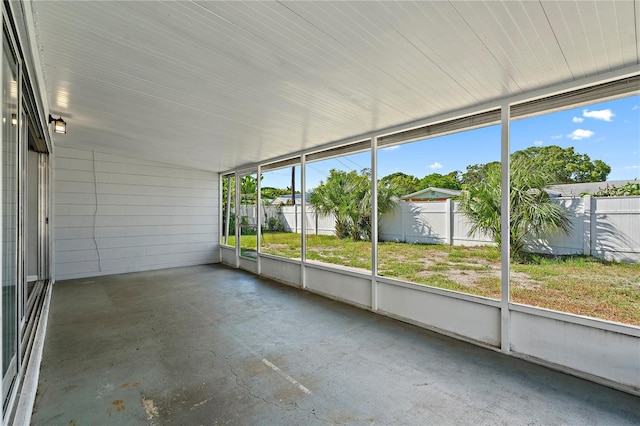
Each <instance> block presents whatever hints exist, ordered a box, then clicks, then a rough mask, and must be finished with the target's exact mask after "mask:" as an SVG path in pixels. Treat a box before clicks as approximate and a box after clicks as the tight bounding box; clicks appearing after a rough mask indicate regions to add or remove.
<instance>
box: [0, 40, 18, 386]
mask: <svg viewBox="0 0 640 426" xmlns="http://www.w3.org/2000/svg"><path fill="white" fill-rule="evenodd" d="M4 47H5V49H4V52H5V53H4V56H3V61H2V92H3V96H2V141H3V142H2V178H3V181H2V185H3V186H2V210H3V216H2V227H3V231H2V232H3V234H2V240H3V241H2V242H3V247H2V373H3V379H5V380H6V379H7V378H10V377H12V376H13V375H14V374H15V359H16V351H17V340H18V326H17V318H18V313H17V308H18V299H17V284H18V258H17V255H18V249H17V247H18V126H17V114H18V85H17V81H16V70H15V62H14V61H13V59H12V58H11V57H10V56H8V55H10V53H9V50H8V48H7V45H6V43H5V46H4ZM10 366H12V367H11V369H10V368H9V367H10ZM3 383H5V381H4V380H3ZM7 391H8V389H3V393H6V392H7Z"/></svg>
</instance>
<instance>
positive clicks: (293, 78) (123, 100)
mask: <svg viewBox="0 0 640 426" xmlns="http://www.w3.org/2000/svg"><path fill="white" fill-rule="evenodd" d="M31 8H32V11H33V18H34V28H33V31H34V33H35V35H36V37H37V39H36V40H37V44H38V48H39V60H40V62H41V65H42V71H43V76H44V80H45V85H46V93H47V97H48V103H49V108H50V110H51V111H52V113H54V114H55V115H58V114H61V115H62V116H63V118H64V119H65V120H66V121H67V128H68V133H67V134H66V135H56V136H55V145H56V146H70V147H80V148H83V149H92V150H96V151H98V152H106V153H112V154H119V155H126V156H130V157H136V158H146V159H151V160H156V161H162V162H166V163H173V164H179V165H184V166H189V167H195V168H199V169H206V170H212V171H222V170H227V169H231V168H235V167H237V166H241V165H243V164H247V163H253V162H257V161H262V160H266V159H270V158H275V157H278V156H281V155H285V154H289V153H291V152H294V151H300V150H303V149H308V148H310V147H314V146H318V145H322V144H326V143H329V142H332V141H335V140H339V139H342V138H346V137H349V136H354V135H359V134H362V133H366V132H368V131H371V130H377V129H382V128H386V127H389V126H393V125H397V124H401V123H406V122H410V121H413V120H416V119H419V118H422V117H428V116H432V115H436V114H439V113H443V112H446V111H455V110H458V109H462V108H465V107H470V106H474V105H479V104H482V103H485V102H487V101H490V100H495V99H499V98H502V97H506V96H510V95H514V94H518V93H522V92H526V91H530V90H534V89H538V88H544V87H550V86H553V85H556V84H560V83H566V82H571V81H574V80H579V79H582V78H584V77H588V76H593V75H597V74H601V73H605V72H608V71H612V70H616V69H620V68H624V67H634V66H638V64H640V61H639V58H640V42H639V40H640V1H624V0H618V1H606V2H605V1H595V2H572V1H560V2H555V1H552V2H551V1H549V2H548V1H541V2H538V1H535V2H534V1H527V2H496V1H490V2H480V1H470V2H462V1H450V2H445V1H418V2H405V1H397V2H396V1H387V2H364V1H354V2H346V1H344V2H317V1H294V2H286V1H281V2H238V1H226V2H224V1H164V2H148V1H142V2H137V1H108V2H99V1H62V2H57V1H34V2H32V3H31Z"/></svg>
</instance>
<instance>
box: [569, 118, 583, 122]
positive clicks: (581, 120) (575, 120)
mask: <svg viewBox="0 0 640 426" xmlns="http://www.w3.org/2000/svg"><path fill="white" fill-rule="evenodd" d="M571 121H573V122H574V123H582V122H583V121H584V118H582V117H573V118H572V119H571Z"/></svg>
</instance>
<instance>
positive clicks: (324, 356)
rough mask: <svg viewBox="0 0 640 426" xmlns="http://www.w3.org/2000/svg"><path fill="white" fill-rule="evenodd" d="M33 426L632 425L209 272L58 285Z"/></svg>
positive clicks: (407, 329)
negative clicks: (168, 425) (323, 425)
mask: <svg viewBox="0 0 640 426" xmlns="http://www.w3.org/2000/svg"><path fill="white" fill-rule="evenodd" d="M32 420H33V424H35V425H65V426H67V425H72V426H75V425H77V426H79V425H108V424H117V425H137V424H140V425H148V424H152V425H163V424H171V425H214V424H241V425H251V424H264V425H281V424H296V425H313V424H396V425H412V424H413V425H427V424H435V425H446V424H474V425H477V424H490V425H496V424H509V425H511V424H522V425H525V424H526V425H540V424H543V425H552V424H602V425H622V424H635V425H638V424H640V398H638V397H635V396H632V395H629V394H625V393H622V392H618V391H616V390H613V389H610V388H606V387H603V386H600V385H597V384H594V383H591V382H588V381H584V380H581V379H578V378H575V377H571V376H568V375H564V374H561V373H558V372H555V371H551V370H549V369H547V368H544V367H540V366H537V365H533V364H530V363H527V362H524V361H521V360H518V359H515V358H512V357H508V356H505V355H502V354H500V353H497V352H494V351H490V350H486V349H483V348H480V347H476V346H473V345H470V344H467V343H464V342H460V341H457V340H454V339H450V338H447V337H444V336H441V335H438V334H435V333H432V332H429V331H427V330H424V329H420V328H418V327H415V326H411V325H408V324H404V323H401V322H399V321H394V320H391V319H388V318H385V317H383V316H380V315H375V314H373V313H370V312H367V311H364V310H361V309H357V308H354V307H351V306H348V305H345V304H341V303H338V302H335V301H331V300H328V299H325V298H322V297H319V296H316V295H313V294H310V293H307V292H304V291H300V290H297V289H294V288H291V287H288V286H285V285H282V284H278V283H274V282H271V281H268V280H264V279H261V278H259V277H255V276H253V275H250V274H247V273H244V272H240V271H237V270H233V269H230V268H227V267H224V266H219V265H217V266H216V265H208V266H196V267H188V268H176V269H167V270H162V271H154V272H145V273H135V274H123V275H116V276H109V277H101V278H89V279H78V280H70V281H63V282H58V283H57V284H56V285H55V287H54V289H53V297H52V302H51V312H50V317H49V325H48V331H47V337H46V342H45V348H44V355H43V362H42V370H41V376H40V383H39V388H38V395H37V399H36V404H35V408H34V413H33V419H32Z"/></svg>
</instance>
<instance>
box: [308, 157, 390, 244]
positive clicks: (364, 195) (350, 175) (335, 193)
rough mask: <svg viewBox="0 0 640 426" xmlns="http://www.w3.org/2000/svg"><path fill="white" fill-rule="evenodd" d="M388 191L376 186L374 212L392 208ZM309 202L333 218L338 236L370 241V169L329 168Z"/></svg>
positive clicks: (379, 212)
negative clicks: (325, 179) (325, 178)
mask: <svg viewBox="0 0 640 426" xmlns="http://www.w3.org/2000/svg"><path fill="white" fill-rule="evenodd" d="M391 196H392V193H391V190H390V189H389V188H388V187H386V186H382V187H381V188H379V189H378V215H381V214H383V213H386V212H388V211H390V210H391V209H392V208H393V207H395V203H394V202H393V200H392V198H391ZM309 204H311V205H312V206H314V207H315V209H316V211H317V212H319V213H322V214H333V215H334V216H335V218H336V225H335V234H336V236H337V237H338V238H346V237H351V239H352V240H354V241H360V240H366V241H370V240H371V215H372V207H371V170H370V169H364V170H362V172H361V173H360V174H358V173H357V172H355V171H350V172H346V171H343V170H335V169H332V170H330V171H329V177H328V178H327V181H326V182H324V183H323V182H321V183H320V185H318V186H317V187H316V188H314V189H313V190H312V191H311V194H310V196H309Z"/></svg>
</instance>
